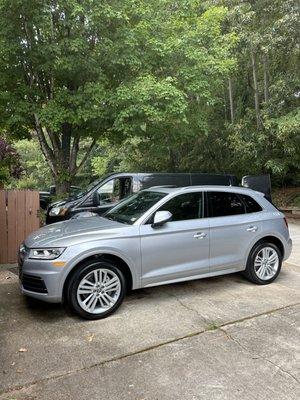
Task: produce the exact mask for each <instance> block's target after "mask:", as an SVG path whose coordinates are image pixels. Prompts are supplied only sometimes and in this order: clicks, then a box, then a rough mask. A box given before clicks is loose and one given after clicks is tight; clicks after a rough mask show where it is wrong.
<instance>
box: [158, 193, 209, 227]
mask: <svg viewBox="0 0 300 400" xmlns="http://www.w3.org/2000/svg"><path fill="white" fill-rule="evenodd" d="M157 211H170V213H172V215H173V218H172V221H183V220H186V219H195V218H201V217H202V193H185V194H180V195H178V196H176V197H173V198H172V199H171V200H169V201H168V202H167V203H166V204H164V205H163V206H161V208H160V209H159V210H157Z"/></svg>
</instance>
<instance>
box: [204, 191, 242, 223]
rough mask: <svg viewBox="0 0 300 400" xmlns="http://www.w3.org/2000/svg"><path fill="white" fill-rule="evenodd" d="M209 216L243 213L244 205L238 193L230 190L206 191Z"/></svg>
mask: <svg viewBox="0 0 300 400" xmlns="http://www.w3.org/2000/svg"><path fill="white" fill-rule="evenodd" d="M207 197H208V204H209V215H210V217H225V216H228V215H238V214H245V212H246V210H245V205H244V203H243V201H242V200H241V198H240V197H239V195H237V194H236V193H230V192H208V193H207Z"/></svg>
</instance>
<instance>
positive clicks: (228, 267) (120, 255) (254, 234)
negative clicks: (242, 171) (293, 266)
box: [19, 186, 292, 319]
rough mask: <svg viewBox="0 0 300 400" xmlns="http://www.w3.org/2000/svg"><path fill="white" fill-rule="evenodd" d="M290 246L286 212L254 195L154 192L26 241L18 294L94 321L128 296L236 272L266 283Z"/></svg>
mask: <svg viewBox="0 0 300 400" xmlns="http://www.w3.org/2000/svg"><path fill="white" fill-rule="evenodd" d="M291 248H292V241H291V239H290V237H289V231H288V226H287V222H286V220H285V218H284V215H283V214H282V213H281V212H279V211H278V210H277V209H276V208H275V207H274V206H273V205H272V204H271V203H270V202H269V201H268V200H266V199H265V197H264V195H263V194H262V193H259V192H254V191H252V190H250V189H244V188H239V187H223V186H198V187H197V186H192V187H191V186H190V187H183V188H171V187H153V188H151V189H148V190H144V191H141V192H139V193H137V194H134V195H132V196H130V197H128V198H126V199H125V200H123V201H122V202H121V203H119V204H118V205H117V206H116V207H114V208H113V209H111V210H110V211H108V212H107V213H106V214H105V215H104V216H103V217H100V216H89V217H82V218H76V219H70V220H68V221H64V222H58V223H55V224H53V225H49V226H45V227H43V228H41V229H40V230H38V231H37V232H34V233H33V234H31V235H30V236H29V237H28V238H27V239H26V240H25V242H24V243H23V244H22V245H21V247H20V252H19V267H20V282H21V290H22V292H23V293H24V294H26V295H28V296H32V297H35V298H37V299H41V300H45V301H48V302H62V301H66V302H67V303H68V304H69V306H70V307H71V308H72V309H73V310H74V311H75V312H76V313H78V314H79V315H81V316H82V317H84V318H87V319H98V318H104V317H106V316H108V315H109V314H111V313H113V312H114V311H116V309H117V308H118V307H119V306H120V304H121V303H122V301H123V299H124V296H125V294H126V292H127V291H128V290H131V289H138V288H142V287H148V286H155V285H164V284H167V283H173V282H180V281H187V280H192V279H199V278H207V277H211V276H217V275H223V274H229V273H233V272H238V271H243V274H244V275H245V277H246V278H248V279H249V280H250V281H252V282H254V283H257V284H260V285H265V284H268V283H271V282H273V281H274V280H275V279H276V278H277V276H278V275H279V273H280V269H281V264H282V261H283V260H286V259H287V258H288V257H289V255H290V253H291Z"/></svg>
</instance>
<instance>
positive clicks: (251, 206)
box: [239, 194, 262, 213]
mask: <svg viewBox="0 0 300 400" xmlns="http://www.w3.org/2000/svg"><path fill="white" fill-rule="evenodd" d="M239 196H240V197H241V198H242V200H243V202H244V203H245V206H246V212H247V213H254V212H259V211H262V208H261V206H260V205H259V204H258V203H257V202H256V201H255V200H254V199H253V198H252V197H251V196H247V195H245V194H240V195H239Z"/></svg>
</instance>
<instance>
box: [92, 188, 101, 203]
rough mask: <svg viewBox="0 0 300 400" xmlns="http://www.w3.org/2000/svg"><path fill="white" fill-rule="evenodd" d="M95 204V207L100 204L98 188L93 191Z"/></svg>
mask: <svg viewBox="0 0 300 400" xmlns="http://www.w3.org/2000/svg"><path fill="white" fill-rule="evenodd" d="M93 206H94V207H98V206H100V196H99V193H98V192H97V190H95V191H94V193H93Z"/></svg>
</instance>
